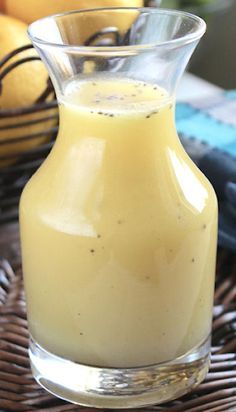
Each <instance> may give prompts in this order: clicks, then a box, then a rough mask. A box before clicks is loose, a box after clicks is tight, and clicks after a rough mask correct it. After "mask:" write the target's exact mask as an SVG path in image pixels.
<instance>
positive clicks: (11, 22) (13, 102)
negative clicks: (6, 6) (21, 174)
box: [0, 14, 55, 166]
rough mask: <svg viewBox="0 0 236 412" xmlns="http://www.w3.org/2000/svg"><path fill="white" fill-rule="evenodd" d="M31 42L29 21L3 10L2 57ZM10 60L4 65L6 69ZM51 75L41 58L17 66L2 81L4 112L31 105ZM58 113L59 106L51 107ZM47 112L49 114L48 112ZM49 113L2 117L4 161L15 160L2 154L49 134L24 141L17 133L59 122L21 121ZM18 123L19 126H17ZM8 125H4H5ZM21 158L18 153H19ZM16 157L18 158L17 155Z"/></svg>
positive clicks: (0, 29)
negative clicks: (34, 122)
mask: <svg viewBox="0 0 236 412" xmlns="http://www.w3.org/2000/svg"><path fill="white" fill-rule="evenodd" d="M26 44H29V39H28V36H27V25H26V24H25V23H23V22H21V21H19V20H17V19H15V18H12V17H9V16H5V15H1V14H0V45H1V47H0V59H2V58H3V57H5V56H6V55H7V54H8V53H10V52H12V51H13V50H15V49H16V48H19V47H22V46H24V45H26ZM29 56H37V53H36V52H35V51H34V50H27V51H24V52H23V53H21V54H19V55H17V56H16V57H14V58H13V59H11V60H10V62H9V63H13V62H16V61H17V60H19V59H21V58H26V57H29ZM9 63H7V64H6V65H4V67H3V68H2V69H1V71H0V73H1V72H2V70H4V69H5V68H6V67H7V66H8V65H9ZM47 79H48V73H47V71H46V69H45V67H44V65H43V63H42V62H41V61H31V62H27V63H24V64H21V65H20V66H18V67H15V68H14V69H13V70H12V71H11V72H10V73H8V74H7V75H6V76H5V77H4V78H3V80H2V83H1V86H2V87H1V94H0V113H1V111H2V110H5V109H14V108H23V107H25V106H31V105H32V104H33V103H34V102H35V101H36V100H37V98H38V97H39V96H40V95H41V94H42V92H43V91H44V89H45V87H46V84H47ZM50 112H51V114H53V113H54V114H55V109H53V110H50ZM48 114H49V113H48V112H47V116H48ZM42 117H45V113H44V112H41V113H39V114H28V115H24V116H14V117H9V118H5V117H4V118H0V143H1V142H2V141H3V140H4V141H5V140H6V141H7V143H4V144H0V165H1V166H2V165H5V164H9V163H11V160H8V161H5V160H4V161H3V160H2V159H1V157H3V156H4V157H5V156H8V155H10V156H11V155H13V154H14V153H18V155H19V152H23V151H25V150H29V149H31V148H33V147H35V146H37V145H38V144H40V143H41V142H42V141H45V137H40V138H36V139H30V140H25V141H22V142H14V143H13V142H12V139H13V138H14V137H19V136H26V135H29V134H32V133H40V132H42V131H44V130H45V129H48V128H50V127H51V126H52V125H54V124H55V120H48V121H45V122H44V121H42V122H41V123H39V124H32V125H30V126H23V127H19V124H20V123H22V122H23V123H25V122H27V121H34V120H35V119H38V118H42ZM14 125H16V126H17V127H13V126H14ZM6 126H8V127H7V129H4V127H6ZM16 158H17V157H16ZM14 160H15V159H14Z"/></svg>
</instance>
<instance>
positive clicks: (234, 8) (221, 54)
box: [152, 0, 236, 89]
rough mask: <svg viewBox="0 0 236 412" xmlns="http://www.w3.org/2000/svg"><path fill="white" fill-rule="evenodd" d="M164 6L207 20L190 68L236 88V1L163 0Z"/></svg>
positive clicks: (220, 84)
mask: <svg viewBox="0 0 236 412" xmlns="http://www.w3.org/2000/svg"><path fill="white" fill-rule="evenodd" d="M152 3H153V4H154V3H155V1H153V2H152ZM161 5H162V7H166V8H169V7H173V8H176V9H181V10H186V11H190V12H193V13H195V14H198V15H199V16H201V17H203V18H204V19H205V20H206V22H207V32H206V34H205V36H204V39H203V40H202V41H201V42H200V44H199V46H198V49H197V50H196V52H195V54H194V56H193V58H192V61H191V63H190V67H189V71H191V72H192V73H194V74H196V75H198V76H200V77H202V78H204V79H206V80H208V81H210V82H212V83H215V84H217V85H218V86H220V87H223V88H225V89H232V88H236V47H235V39H236V24H235V21H236V1H235V0H163V1H162V4H161Z"/></svg>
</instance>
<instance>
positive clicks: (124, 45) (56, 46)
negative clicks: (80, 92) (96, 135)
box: [29, 8, 206, 96]
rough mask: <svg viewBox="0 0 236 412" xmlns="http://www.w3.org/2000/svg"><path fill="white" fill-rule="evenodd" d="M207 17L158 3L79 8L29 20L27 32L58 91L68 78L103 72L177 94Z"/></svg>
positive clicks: (63, 87)
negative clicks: (141, 6) (162, 6)
mask: <svg viewBox="0 0 236 412" xmlns="http://www.w3.org/2000/svg"><path fill="white" fill-rule="evenodd" d="M205 28H206V25H205V23H204V21H203V20H202V19H201V18H199V17H197V16H194V15H191V14H189V13H184V12H181V11H174V10H164V9H157V8H140V9H138V8H109V9H108V8H104V9H93V10H79V11H74V12H71V13H66V14H61V15H56V16H51V17H46V18H44V19H41V20H38V21H36V22H35V23H33V24H31V26H30V27H29V36H30V38H31V40H32V42H33V44H34V46H35V48H36V49H37V50H38V52H39V54H40V56H41V57H42V59H43V61H44V62H45V64H46V66H47V68H48V71H49V74H50V77H51V79H52V81H53V84H54V87H55V90H56V93H57V95H58V96H59V95H62V96H63V95H64V93H65V89H66V87H67V85H68V82H70V81H72V80H74V79H75V78H78V77H80V79H81V78H83V79H86V78H87V77H88V76H90V77H91V75H93V74H97V73H99V74H100V75H103V76H106V75H107V73H112V75H113V76H117V77H125V78H131V79H137V80H140V81H144V82H146V83H152V84H158V85H159V86H160V87H162V88H164V89H165V90H166V91H167V92H168V94H169V95H173V94H174V93H175V90H176V86H177V84H178V81H179V79H180V77H181V75H182V74H183V71H184V70H185V68H186V66H187V63H188V61H189V59H190V57H191V54H192V53H193V51H194V49H195V47H196V45H197V43H198V42H199V40H200V38H201V37H202V35H203V34H204V32H205Z"/></svg>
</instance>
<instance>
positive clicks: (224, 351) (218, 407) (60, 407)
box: [0, 225, 236, 412]
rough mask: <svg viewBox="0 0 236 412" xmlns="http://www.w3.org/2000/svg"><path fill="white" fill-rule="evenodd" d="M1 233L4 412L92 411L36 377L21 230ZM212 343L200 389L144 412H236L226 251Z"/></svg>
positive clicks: (230, 257)
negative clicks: (30, 350)
mask: <svg viewBox="0 0 236 412" xmlns="http://www.w3.org/2000/svg"><path fill="white" fill-rule="evenodd" d="M0 230H1V235H0V253H1V254H4V258H3V259H1V260H0V411H1V412H3V411H4V412H5V411H16V412H18V411H49V412H52V411H53V412H63V411H80V410H83V409H85V410H86V409H87V410H89V409H88V408H82V407H78V406H76V405H72V404H69V403H67V402H63V401H61V400H59V399H57V398H55V397H54V396H53V395H50V394H48V393H47V392H46V391H44V390H43V389H41V388H40V387H39V386H38V385H37V383H36V382H35V381H34V380H33V378H32V375H31V372H30V368H29V360H28V356H27V346H28V330H27V321H26V309H25V299H24V291H23V286H22V275H21V267H20V263H19V245H18V234H17V233H18V231H17V226H16V225H13V226H10V227H6V228H1V229H0ZM7 246H8V247H7ZM6 258H7V259H8V260H10V261H11V264H10V263H9V261H8V260H6ZM212 344H213V346H212V360H211V368H210V372H209V373H208V375H207V378H206V379H205V381H204V382H203V383H202V384H201V385H200V386H199V387H198V388H197V389H195V390H194V391H193V392H192V393H191V394H189V395H187V396H184V397H183V398H181V399H178V400H175V401H173V402H170V403H168V404H164V405H160V406H155V405H154V406H151V407H149V408H144V409H142V411H169V412H182V411H188V412H226V411H232V412H233V411H234V412H236V256H235V255H234V254H233V253H231V252H229V251H225V250H219V251H218V259H217V278H216V292H215V306H214V321H213V340H212Z"/></svg>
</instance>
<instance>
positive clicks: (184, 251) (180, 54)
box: [20, 8, 217, 408]
mask: <svg viewBox="0 0 236 412" xmlns="http://www.w3.org/2000/svg"><path fill="white" fill-rule="evenodd" d="M204 31H205V23H204V22H203V21H202V20H201V19H200V18H198V17H196V16H193V15H190V14H187V13H183V12H179V11H168V10H158V9H155V8H148V9H145V8H144V9H133V8H130V9H119V8H117V9H100V10H87V11H75V12H72V13H68V14H64V15H56V16H52V17H48V18H45V19H42V20H39V21H37V22H35V23H33V24H32V25H31V26H30V28H29V34H30V37H31V39H32V41H33V44H34V46H35V48H36V49H37V50H38V52H39V54H40V55H41V57H42V59H43V61H44V62H45V64H46V66H47V68H48V71H49V73H50V76H51V79H52V81H53V84H54V86H55V90H56V93H57V98H58V102H59V112H60V126H59V134H58V137H57V140H56V142H55V145H54V147H53V149H52V151H51V153H50V155H49V156H48V158H47V159H46V161H45V162H44V163H43V165H42V166H41V167H40V169H39V170H38V171H37V172H36V174H35V175H34V176H33V177H32V178H31V180H30V181H29V182H28V184H27V185H26V187H25V189H24V191H23V194H22V198H21V203H20V228H21V241H22V257H23V272H24V284H25V290H26V298H27V312H28V322H29V330H30V334H31V342H30V350H29V354H30V360H31V365H32V370H33V374H34V376H35V378H36V379H37V381H38V382H39V383H40V384H41V385H42V386H43V387H45V388H46V389H48V390H49V391H50V392H52V393H54V394H55V395H57V396H59V397H61V398H64V399H67V400H69V401H72V402H75V403H78V404H82V405H89V406H95V407H109V408H128V407H136V406H142V405H148V404H151V403H161V402H164V401H166V400H170V399H173V398H176V397H178V396H180V395H182V394H183V393H186V392H187V391H189V390H190V389H191V388H193V387H195V386H196V385H197V384H199V383H200V382H201V381H202V380H203V378H204V376H205V374H206V373H207V370H208V364H209V351H210V332H211V318H212V303H213V289H214V272H215V255H216V233H217V201H216V197H215V194H214V191H213V189H212V187H211V185H210V183H209V182H208V181H207V179H206V178H205V177H204V176H203V175H202V173H201V172H200V171H199V170H198V169H197V167H196V166H195V165H194V164H193V162H192V161H191V160H190V158H189V157H188V155H187V154H186V152H185V151H184V149H183V147H182V145H181V143H180V141H179V139H178V136H177V133H176V129H175V120H174V115H175V97H174V96H175V89H176V85H177V83H178V80H179V78H180V77H181V75H182V73H183V71H184V69H185V67H186V64H187V62H188V60H189V58H190V56H191V54H192V52H193V50H194V48H195V46H196V45H197V43H198V41H199V39H200V37H201V36H202V35H203V33H204ZM114 42H115V44H114Z"/></svg>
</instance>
